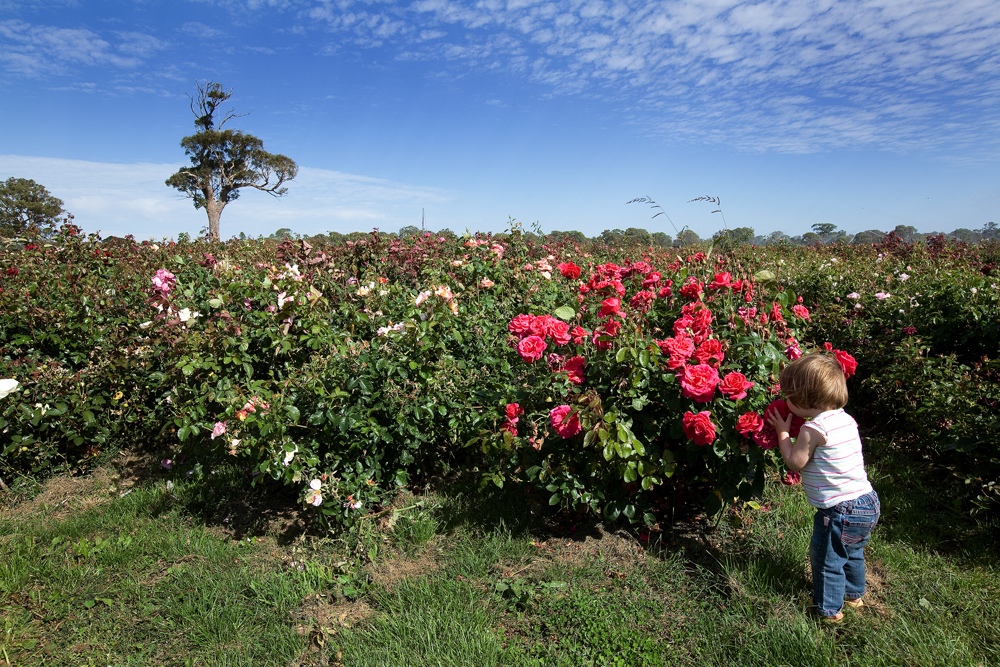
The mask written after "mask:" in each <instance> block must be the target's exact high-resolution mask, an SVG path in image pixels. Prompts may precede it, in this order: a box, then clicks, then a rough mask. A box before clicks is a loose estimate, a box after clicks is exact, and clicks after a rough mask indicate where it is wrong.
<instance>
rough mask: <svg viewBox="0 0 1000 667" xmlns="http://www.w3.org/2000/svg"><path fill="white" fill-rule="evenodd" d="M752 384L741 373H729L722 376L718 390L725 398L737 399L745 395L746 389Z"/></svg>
mask: <svg viewBox="0 0 1000 667" xmlns="http://www.w3.org/2000/svg"><path fill="white" fill-rule="evenodd" d="M753 385H754V383H753V382H748V381H747V379H746V376H745V375H743V374H742V373H729V374H728V375H726V377H724V378H722V383H721V384H719V391H721V392H722V393H723V394H724V395H725V396H726V398H729V399H730V400H733V401H738V400H740V399H744V398H746V397H747V389H749V388H750V387H752V386H753Z"/></svg>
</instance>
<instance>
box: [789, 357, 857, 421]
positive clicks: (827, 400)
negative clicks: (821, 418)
mask: <svg viewBox="0 0 1000 667" xmlns="http://www.w3.org/2000/svg"><path fill="white" fill-rule="evenodd" d="M778 382H779V383H780V384H781V392H782V393H783V394H784V395H785V398H788V399H791V401H792V403H794V404H795V405H797V406H799V407H800V408H804V409H806V410H838V409H840V408H842V407H844V406H845V405H847V379H846V378H845V377H844V369H842V368H841V367H840V362H838V361H837V360H836V359H834V358H833V357H831V356H829V355H826V354H822V353H816V354H807V355H805V356H803V357H801V358H799V359H796V360H795V361H793V362H792V363H790V364H788V365H787V366H785V369H784V370H783V371H781V378H780V379H779V380H778Z"/></svg>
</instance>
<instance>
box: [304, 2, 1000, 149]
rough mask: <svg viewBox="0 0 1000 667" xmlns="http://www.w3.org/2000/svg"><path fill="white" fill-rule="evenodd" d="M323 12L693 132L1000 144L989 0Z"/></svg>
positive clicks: (368, 33) (402, 52) (489, 5)
mask: <svg viewBox="0 0 1000 667" xmlns="http://www.w3.org/2000/svg"><path fill="white" fill-rule="evenodd" d="M374 8H377V9H378V12H377V14H370V13H369V12H372V11H373V10H374ZM311 11H312V17H313V18H314V19H316V20H320V21H324V22H325V24H326V26H327V27H328V29H329V30H331V31H333V32H340V33H347V36H348V38H349V39H354V41H355V43H356V44H359V45H374V44H378V45H389V46H391V47H392V48H397V49H399V54H398V55H399V56H400V57H403V58H405V59H407V60H430V59H441V60H444V61H464V62H465V64H466V65H467V66H472V67H481V68H484V69H485V68H495V67H496V66H497V64H498V63H499V64H500V65H501V66H502V67H505V68H506V69H508V70H511V71H514V72H520V71H526V72H528V73H529V76H531V78H532V79H533V80H534V81H536V82H538V83H541V84H544V85H546V86H551V87H552V88H553V89H554V92H555V93H557V94H579V93H587V94H588V95H596V96H599V97H603V98H605V99H608V100H612V101H615V102H618V103H619V104H624V105H627V106H628V108H629V109H630V113H632V114H633V115H634V116H635V119H636V120H637V121H639V120H641V117H642V116H643V115H645V120H646V122H647V123H653V124H654V125H656V126H658V127H659V128H660V129H661V131H668V132H671V133H673V132H677V133H678V134H679V135H680V136H687V137H690V138H691V139H692V140H709V141H713V140H723V139H722V138H723V137H724V140H725V141H727V142H730V143H733V144H736V145H742V146H743V147H745V148H750V149H754V150H756V149H765V150H766V149H777V150H791V151H812V150H822V149H825V148H834V147H845V146H857V145H859V143H860V144H864V145H869V146H871V145H874V146H881V147H886V148H891V149H896V150H907V149H915V148H929V147H932V146H934V145H937V144H938V143H940V142H942V140H944V139H945V138H947V139H948V140H950V141H957V142H963V141H964V142H967V144H968V145H969V146H974V145H980V146H982V145H983V142H984V140H985V141H986V142H987V143H988V144H989V146H990V148H989V149H988V150H995V148H996V143H995V141H996V140H995V139H994V138H993V137H994V136H995V135H992V134H991V128H992V127H993V125H994V123H993V122H992V120H991V119H993V118H996V117H997V112H998V111H1000V109H998V95H997V91H998V89H1000V51H998V50H997V48H996V45H997V44H1000V3H996V2H994V1H992V0H911V1H909V2H906V3H900V2H896V1H895V0H839V1H834V0H763V1H762V2H754V3H747V2H737V1H736V0H656V1H654V2H648V1H646V0H609V1H608V2H601V1H599V0H585V1H583V2H581V1H580V0H561V1H560V0H555V1H552V2H546V3H541V2H532V1H530V0H516V1H508V2H506V3H504V2H500V1H499V0H481V1H479V2H475V3H473V2H461V1H459V0H417V1H416V2H412V3H406V2H399V3H393V2H383V3H377V4H376V3H369V2H368V1H367V0H364V1H360V0H338V1H337V2H331V1H329V0H321V1H320V2H319V3H314V6H313V9H312V10H311ZM386 26H391V30H388V29H387V28H386ZM441 33H444V34H441ZM429 34H434V35H435V36H436V37H437V39H435V40H434V41H433V42H430V43H428V42H427V39H426V37H425V36H426V35H429ZM438 35H440V36H439V37H438ZM527 62H531V63H532V65H531V67H530V69H528V70H524V67H525V63H527ZM822 98H828V99H829V100H830V102H829V103H828V104H826V106H825V107H823V112H822V113H817V114H813V115H811V116H810V115H802V114H801V113H800V112H799V110H798V107H799V106H800V105H801V104H805V102H802V101H801V100H805V99H822ZM889 100H892V102H889ZM928 100H930V103H928V102H927V101H928ZM918 108H919V109H920V112H919V113H916V112H915V110H916V109H918ZM665 111H666V112H668V113H667V114H664V113H663V112H665ZM946 125H947V126H948V127H947V128H946ZM862 128H865V129H862Z"/></svg>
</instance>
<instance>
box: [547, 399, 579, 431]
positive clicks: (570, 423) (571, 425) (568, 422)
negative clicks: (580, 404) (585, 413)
mask: <svg viewBox="0 0 1000 667" xmlns="http://www.w3.org/2000/svg"><path fill="white" fill-rule="evenodd" d="M572 410H573V408H571V407H570V406H568V405H560V406H559V407H557V408H552V410H551V412H549V421H551V422H552V428H554V429H555V431H556V433H558V434H559V435H560V436H562V437H563V438H572V437H573V436H574V435H576V434H577V433H579V432H580V419H579V417H578V416H577V413H575V412H572ZM570 413H572V414H570Z"/></svg>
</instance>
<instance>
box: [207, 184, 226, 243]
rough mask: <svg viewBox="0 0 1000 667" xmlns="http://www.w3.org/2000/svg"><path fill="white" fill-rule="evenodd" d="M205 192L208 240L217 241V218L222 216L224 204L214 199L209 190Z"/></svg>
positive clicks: (212, 193)
mask: <svg viewBox="0 0 1000 667" xmlns="http://www.w3.org/2000/svg"><path fill="white" fill-rule="evenodd" d="M204 192H205V212H206V213H208V240H209V241H218V240H219V218H220V217H221V216H222V209H223V208H224V207H225V204H224V203H221V202H219V200H217V199H216V198H215V193H214V192H213V191H212V190H211V188H206V190H204Z"/></svg>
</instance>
